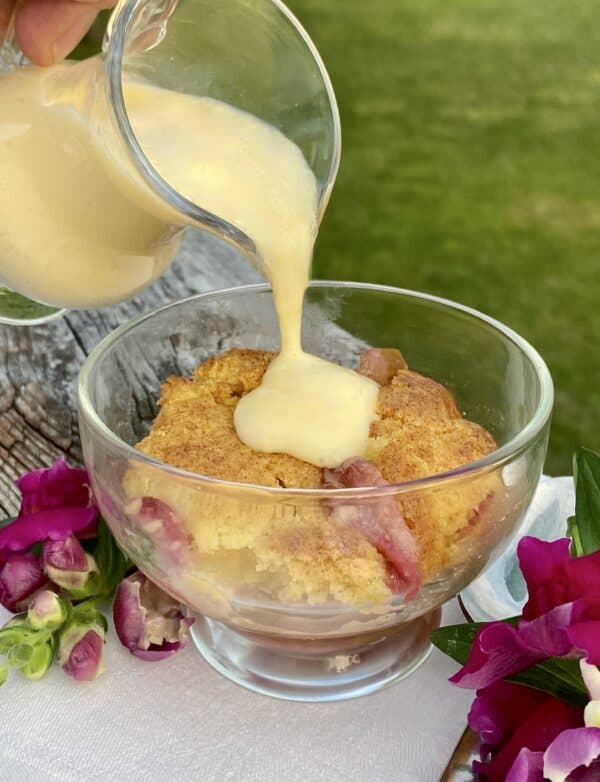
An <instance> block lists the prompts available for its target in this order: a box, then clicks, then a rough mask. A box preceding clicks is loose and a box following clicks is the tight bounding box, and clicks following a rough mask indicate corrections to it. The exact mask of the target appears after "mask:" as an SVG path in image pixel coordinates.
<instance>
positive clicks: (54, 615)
mask: <svg viewBox="0 0 600 782" xmlns="http://www.w3.org/2000/svg"><path fill="white" fill-rule="evenodd" d="M68 616H69V605H68V603H67V601H66V600H65V599H64V598H62V597H59V595H57V594H56V592H53V591H52V590H51V589H44V590H43V591H41V592H38V593H37V595H36V596H35V597H34V598H33V601H32V602H31V603H30V605H29V609H28V611H27V619H28V620H29V624H30V625H31V626H32V627H33V628H35V629H36V630H50V631H54V630H57V629H58V628H59V627H61V626H62V625H63V624H64V623H65V622H66V621H67V619H68Z"/></svg>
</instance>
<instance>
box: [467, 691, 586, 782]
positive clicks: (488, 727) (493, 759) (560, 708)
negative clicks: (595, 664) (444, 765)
mask: <svg viewBox="0 0 600 782" xmlns="http://www.w3.org/2000/svg"><path fill="white" fill-rule="evenodd" d="M582 725H583V712H582V710H581V709H578V708H575V707H573V706H569V705H568V704H567V703H565V702H564V701H561V700H558V698H554V697H552V696H551V695H545V694H544V693H539V692H536V691H535V690H530V689H529V688H527V687H521V686H519V685H516V684H509V683H507V682H496V683H495V684H493V685H491V686H490V687H486V688H485V689H483V690H479V691H478V693H477V697H476V698H475V701H474V702H473V706H472V707H471V711H470V712H469V727H470V728H471V729H472V730H473V731H475V732H476V733H478V735H479V736H480V738H481V741H482V745H481V751H482V760H481V762H480V763H475V764H474V768H475V771H476V772H477V773H478V774H480V775H481V776H482V777H483V778H484V779H486V780H488V782H508V776H507V775H508V772H509V771H510V770H511V769H512V768H513V766H514V764H515V762H516V760H517V757H518V756H519V753H520V752H521V750H522V749H523V748H526V749H527V750H529V752H530V753H542V752H544V751H545V750H546V749H547V747H549V746H550V744H551V743H552V741H554V739H555V738H556V737H557V736H559V735H560V734H561V733H562V732H563V731H564V730H568V729H570V728H575V727H579V726H582ZM529 760H531V762H532V763H533V767H537V766H538V765H539V762H538V761H539V758H537V757H535V758H529V756H524V757H523V758H521V759H520V761H519V768H523V769H526V768H528V766H527V763H528V762H529ZM520 773H521V774H522V773H523V772H520ZM527 779H528V777H527V776H521V777H518V780H519V782H524V781H525V780H527ZM532 779H534V780H536V782H537V779H536V777H532ZM540 782H541V778H540Z"/></svg>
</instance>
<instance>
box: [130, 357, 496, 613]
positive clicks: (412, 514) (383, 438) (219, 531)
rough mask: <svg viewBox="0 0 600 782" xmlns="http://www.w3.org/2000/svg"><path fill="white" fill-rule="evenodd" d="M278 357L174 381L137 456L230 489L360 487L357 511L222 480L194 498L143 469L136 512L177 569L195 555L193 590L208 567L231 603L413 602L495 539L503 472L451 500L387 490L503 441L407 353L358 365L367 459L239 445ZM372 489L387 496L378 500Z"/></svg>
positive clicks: (348, 500)
mask: <svg viewBox="0 0 600 782" xmlns="http://www.w3.org/2000/svg"><path fill="white" fill-rule="evenodd" d="M273 357H274V354H273V353H268V352H264V351H256V350H244V349H233V350H229V351H227V352H225V353H223V354H221V355H218V356H215V357H212V358H210V359H208V360H207V361H205V362H204V363H202V364H201V365H200V366H198V367H197V369H196V370H195V371H194V373H193V375H192V377H190V378H187V377H170V378H168V379H167V380H166V382H165V383H164V385H163V387H162V394H161V398H160V411H159V413H158V415H157V417H156V419H155V421H154V423H153V425H152V427H151V430H150V432H149V434H148V435H147V436H146V437H145V438H144V439H143V440H142V441H141V442H140V443H138V445H137V448H138V449H139V450H140V451H141V452H142V453H144V454H147V455H148V456H151V457H153V458H154V459H156V460H159V461H161V462H165V463H167V464H170V465H173V466H175V467H177V468H181V469H184V470H188V471H191V472H193V473H198V474H201V475H204V476H208V477H210V478H214V479H220V480H222V481H232V482H236V483H241V484H253V485H254V486H256V485H258V486H265V487H275V488H277V487H282V488H286V489H292V490H293V489H323V488H328V489H342V488H356V489H358V490H360V489H361V488H363V489H365V490H366V491H365V492H362V494H361V493H360V491H358V492H357V494H359V495H360V501H358V499H357V500H353V497H352V496H347V495H344V496H340V495H339V494H337V493H333V494H332V498H331V500H323V499H322V498H320V499H319V500H318V501H311V500H310V497H309V498H308V499H307V501H306V502H300V501H298V500H297V498H298V495H295V498H294V502H291V501H290V500H289V499H288V500H287V502H286V494H287V493H283V492H282V493H281V496H279V497H275V499H274V495H273V493H272V492H265V498H264V502H261V498H260V493H258V494H257V493H256V491H254V492H253V493H252V497H251V499H249V500H248V501H247V502H246V503H244V504H243V505H242V504H241V503H240V502H239V496H238V495H236V494H234V493H233V492H234V490H235V491H243V488H242V489H241V490H240V489H237V488H236V487H233V488H232V489H231V492H232V493H231V494H229V493H228V491H227V487H225V489H224V487H223V484H219V483H218V481H217V482H215V484H214V492H211V491H210V486H209V488H208V489H207V488H206V487H205V488H204V489H203V491H202V493H201V494H200V493H199V494H198V495H195V494H194V493H192V492H190V491H189V488H187V487H184V486H182V485H181V484H180V483H179V479H178V476H177V475H176V474H173V475H170V476H167V477H165V476H162V477H157V476H155V475H154V474H151V473H148V471H147V470H144V469H141V468H140V467H139V466H135V465H132V466H130V468H129V469H128V471H127V473H126V475H125V478H124V489H125V492H126V494H127V496H128V498H129V503H128V508H127V512H128V514H129V515H130V516H131V517H135V519H136V522H137V523H138V525H140V526H141V528H142V529H145V530H146V531H147V533H148V534H149V535H152V534H154V533H155V532H156V530H158V531H159V533H160V534H164V535H166V536H167V537H168V538H169V546H170V555H171V556H172V557H173V558H175V559H176V558H177V557H183V556H186V557H191V558H192V563H191V564H192V565H193V567H191V568H190V567H186V569H185V572H186V574H187V575H186V578H188V579H192V580H193V578H194V576H193V572H194V570H197V572H198V573H202V578H203V579H204V580H208V581H212V582H213V583H218V584H220V585H226V586H228V587H229V588H230V590H231V592H232V593H237V594H239V595H245V596H248V595H258V596H261V597H264V598H268V599H275V600H281V601H285V602H294V601H304V602H307V603H309V604H312V605H317V604H322V603H326V602H328V601H338V602H340V603H344V604H347V605H355V606H356V605H364V604H371V605H372V604H377V603H384V602H385V601H388V600H389V599H390V597H392V596H393V595H395V594H398V595H402V596H403V597H404V598H405V599H406V600H410V599H411V598H413V597H414V596H415V595H416V594H418V592H419V588H420V586H421V584H423V583H425V582H431V581H432V580H435V579H436V578H437V577H440V578H441V577H442V574H443V573H444V572H446V571H447V570H448V568H450V567H452V563H453V561H454V560H455V559H456V558H457V557H458V556H460V553H461V551H462V552H463V553H464V550H465V547H468V546H469V545H470V541H472V540H473V539H477V536H481V535H484V536H485V534H486V532H485V529H486V525H488V524H489V523H490V522H489V519H488V516H489V515H490V514H488V513H487V512H486V511H487V509H488V508H489V505H490V503H491V502H493V500H494V497H495V496H497V495H498V494H499V493H500V492H501V489H502V482H501V479H500V477H499V476H498V473H494V472H492V473H488V474H487V475H486V474H484V475H482V477H480V478H478V479H477V480H475V481H473V480H472V479H471V480H469V481H465V482H464V483H463V484H462V485H461V482H460V481H457V482H456V484H455V487H454V488H453V489H452V490H451V491H448V489H447V488H445V489H444V491H443V493H441V494H440V493H437V492H436V487H435V483H433V484H432V486H431V489H430V490H428V491H426V492H424V491H423V489H422V488H421V489H420V490H419V492H418V493H417V492H415V493H414V494H411V493H410V492H403V493H401V494H398V493H395V492H394V491H393V489H390V491H388V492H386V491H385V487H386V486H387V485H388V484H398V483H402V484H406V483H407V482H410V481H414V480H417V479H421V478H425V477H428V476H435V475H438V474H441V473H445V472H448V471H450V470H455V469H456V468H459V467H461V466H462V465H466V464H468V463H470V462H473V461H475V460H477V459H480V458H481V457H483V456H485V455H486V454H488V453H490V452H491V451H493V450H494V449H495V447H496V444H495V442H494V439H493V438H492V436H491V435H490V434H489V433H488V432H487V431H486V430H485V429H483V428H482V427H481V426H479V425H478V424H476V423H473V422H471V421H468V420H466V419H465V418H464V417H463V415H462V414H461V412H460V410H459V409H458V407H457V405H456V402H455V400H454V398H453V397H452V395H451V394H450V392H449V391H448V390H447V389H446V388H444V387H443V386H442V385H440V384H439V383H437V382H436V381H434V380H432V379H430V378H428V377H425V376H423V375H421V374H418V373H417V372H414V371H411V370H410V369H409V368H408V367H407V365H406V362H405V361H404V359H403V357H402V355H401V354H400V352H399V351H397V350H393V349H370V350H367V351H366V352H364V353H363V354H362V356H361V358H360V363H359V366H358V367H357V371H358V372H359V373H361V374H363V375H366V376H368V377H370V378H371V379H372V380H374V381H376V382H377V383H378V384H379V386H380V389H379V395H378V401H377V410H376V413H377V417H376V419H375V420H374V422H373V423H372V425H371V430H370V437H369V441H368V446H367V451H366V453H363V454H360V455H357V456H356V458H352V459H348V460H346V461H345V462H344V463H342V464H340V465H339V466H337V467H335V468H325V469H321V468H320V467H316V466H315V465H313V464H309V463H308V462H305V461H301V460H300V459H298V458H295V457H293V456H289V455H286V454H282V453H262V452H257V451H253V450H251V449H250V448H249V447H247V446H246V445H244V444H243V443H242V442H241V440H240V439H239V438H238V435H237V433H236V430H235V427H234V411H235V408H236V405H237V404H238V402H239V400H240V399H241V398H242V397H243V396H244V395H245V394H247V393H249V392H250V391H252V390H253V389H255V388H256V387H257V386H258V385H259V384H260V382H261V380H262V377H263V375H264V373H265V371H266V369H267V367H268V366H269V363H270V362H271V361H272V359H273ZM370 487H383V490H382V491H380V492H378V493H377V494H376V495H375V496H372V497H371V498H370V499H369V498H366V495H368V489H369V488H370ZM150 498H152V499H150ZM241 507H243V512H241V511H240V508H241ZM175 531H177V532H176V534H174V533H175ZM182 531H183V532H182ZM172 533H173V534H172ZM476 548H477V547H476V546H474V550H475V549H476ZM186 586H188V587H189V586H190V585H189V584H188V585H186Z"/></svg>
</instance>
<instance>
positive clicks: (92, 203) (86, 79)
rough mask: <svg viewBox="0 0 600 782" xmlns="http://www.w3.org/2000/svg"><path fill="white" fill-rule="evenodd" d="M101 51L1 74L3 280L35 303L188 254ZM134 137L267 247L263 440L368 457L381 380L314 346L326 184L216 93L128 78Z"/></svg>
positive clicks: (326, 461) (104, 288)
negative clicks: (271, 307)
mask: <svg viewBox="0 0 600 782" xmlns="http://www.w3.org/2000/svg"><path fill="white" fill-rule="evenodd" d="M99 67H100V64H99V61H97V60H90V61H87V62H85V63H81V64H79V65H72V64H63V65H58V66H55V67H53V68H50V69H46V70H42V69H38V68H34V67H29V68H25V69H22V70H19V71H16V72H14V73H12V74H10V75H7V76H3V77H2V79H1V80H0V108H1V117H0V181H1V182H2V188H0V216H1V223H0V225H1V228H0V278H1V279H3V280H4V281H6V283H8V284H9V285H10V286H12V287H14V288H16V289H17V290H20V291H22V292H24V293H26V294H28V295H30V296H32V297H33V298H36V299H38V300H40V301H44V302H48V303H50V304H55V305H61V306H68V307H91V306H99V305H102V304H107V303H110V302H113V301H118V300H120V299H123V298H126V297H128V296H131V295H133V294H134V293H135V292H136V291H138V290H140V289H141V288H144V287H145V286H146V285H148V284H149V283H150V282H152V280H154V279H155V278H156V277H157V276H158V275H159V274H160V273H161V272H162V270H163V269H164V268H165V266H166V265H167V264H168V263H169V262H170V261H171V259H172V257H173V255H174V253H175V251H176V249H177V240H176V238H175V237H174V231H173V226H174V224H176V223H177V222H178V221H179V224H180V225H181V224H182V223H183V218H182V217H181V216H180V215H178V214H176V213H174V212H173V210H171V209H169V208H168V207H167V206H166V205H164V204H163V203H162V202H161V201H160V200H159V199H158V198H157V197H155V196H154V195H153V194H152V193H151V192H150V190H149V189H148V188H147V186H146V185H145V183H144V182H143V181H142V180H141V179H140V178H139V177H138V176H137V174H136V172H135V171H134V170H133V168H132V166H131V164H130V163H129V161H128V160H127V159H126V157H125V152H124V150H123V149H122V148H121V146H120V144H119V143H118V141H117V138H116V136H114V134H113V135H111V133H110V132H109V126H108V123H109V117H108V115H107V112H106V110H105V109H103V108H102V105H103V104H102V103H99V104H94V106H92V108H91V109H90V107H89V106H87V104H86V96H87V95H88V91H87V89H86V87H87V86H89V83H90V80H92V79H93V78H95V76H96V73H97V69H98V68H99ZM124 94H125V102H126V105H127V109H128V113H129V119H130V122H131V125H132V127H133V129H134V132H135V134H136V136H137V138H138V140H139V142H140V144H141V146H142V148H143V150H144V152H145V153H146V155H147V156H148V158H149V159H150V161H151V163H152V164H153V165H154V167H155V168H156V169H157V170H158V172H159V173H160V174H161V175H162V176H163V177H164V179H166V180H167V181H168V182H169V184H170V185H171V186H172V187H174V188H175V189H176V190H178V191H179V192H180V193H182V194H183V195H185V196H186V197H187V198H189V199H190V200H191V201H193V202H194V203H196V204H199V205H200V206H202V207H203V208H204V209H206V210H208V211H210V212H212V213H214V214H216V215H218V216H220V217H222V218H224V219H225V220H227V221H228V222H230V223H232V224H234V225H235V226H237V227H238V228H240V229H241V230H242V231H244V232H245V233H246V234H248V235H249V236H250V237H251V238H252V239H253V240H254V242H255V245H256V248H257V251H258V253H259V255H260V259H261V261H262V266H263V268H264V271H265V273H266V275H267V277H268V279H269V280H270V282H271V284H272V286H273V293H274V299H275V305H276V308H277V314H278V317H279V324H280V330H281V341H282V349H281V354H280V356H279V357H278V358H277V359H275V360H274V361H273V362H272V364H271V366H270V367H269V370H268V372H267V373H266V375H265V378H264V381H263V383H262V385H261V386H260V387H259V388H258V389H256V390H255V391H254V392H253V393H251V394H249V395H248V396H247V397H245V398H244V399H243V400H242V401H241V402H240V404H239V406H238V409H237V410H236V415H235V426H236V430H237V432H238V435H239V436H240V438H241V439H242V441H243V442H244V443H245V444H246V445H248V446H249V447H251V448H253V449H254V450H259V451H267V452H284V453H289V454H291V455H293V456H296V457H298V458H301V459H304V460H305V461H308V462H311V463H313V464H315V465H317V466H321V467H323V466H331V467H333V466H335V465H337V464H339V463H340V462H342V461H344V459H346V458H349V457H351V456H359V455H363V454H364V452H365V448H366V444H367V440H368V434H369V425H370V423H371V422H372V420H373V419H374V418H375V405H376V400H377V393H378V386H377V384H376V383H374V382H373V381H372V380H370V379H368V378H366V377H363V376H361V375H359V374H357V373H356V372H353V371H351V370H348V369H344V368H342V367H339V366H337V365H334V364H331V363H329V362H327V361H324V360H322V359H319V358H317V357H315V356H311V355H308V354H306V353H304V352H303V351H302V348H301V341H300V328H301V317H302V304H303V298H304V292H305V289H306V286H307V284H308V280H309V275H310V267H311V260H312V251H313V244H314V240H315V236H316V230H317V209H318V186H317V182H316V180H315V177H314V175H313V173H312V171H311V169H310V167H309V165H308V164H307V162H306V160H305V159H304V157H303V155H302V153H301V151H300V149H299V148H298V147H297V146H296V145H295V144H294V143H292V142H291V141H290V140H289V139H287V138H286V137H285V136H284V135H283V134H282V133H281V132H280V131H278V130H277V129H276V128H274V127H272V126H269V125H267V124H266V123H264V122H262V121H261V120H259V119H258V118H256V117H254V116H252V115H250V114H247V113H245V112H242V111H240V110H238V109H236V108H234V107H232V106H229V105H227V104H224V103H221V102H219V101H215V100H213V99H210V98H203V97H195V96H191V95H185V94H183V93H178V92H174V91H170V90H165V89H160V88H157V87H153V86H150V85H147V84H144V83H141V82H129V83H127V82H126V83H125V84H124Z"/></svg>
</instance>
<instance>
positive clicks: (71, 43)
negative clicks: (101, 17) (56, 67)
mask: <svg viewBox="0 0 600 782" xmlns="http://www.w3.org/2000/svg"><path fill="white" fill-rule="evenodd" d="M3 1H4V2H5V1H6V0H3ZM115 2H116V0H22V2H21V3H20V4H19V7H18V10H17V16H16V20H15V32H16V36H17V41H18V43H19V46H20V47H21V49H22V50H23V53H24V54H25V55H26V56H27V57H29V59H30V60H31V61H32V62H34V63H36V64H37V65H53V64H54V63H56V62H58V61H59V60H62V59H63V58H64V57H66V56H67V55H68V54H70V52H71V51H72V50H73V49H74V48H75V47H76V46H77V44H78V43H79V41H80V40H81V39H82V38H83V36H84V35H85V34H86V33H87V31H88V30H89V29H90V27H91V26H92V24H93V22H94V19H95V18H96V16H97V14H98V11H100V10H102V9H103V8H111V7H112V6H113V5H114V4H115Z"/></svg>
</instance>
